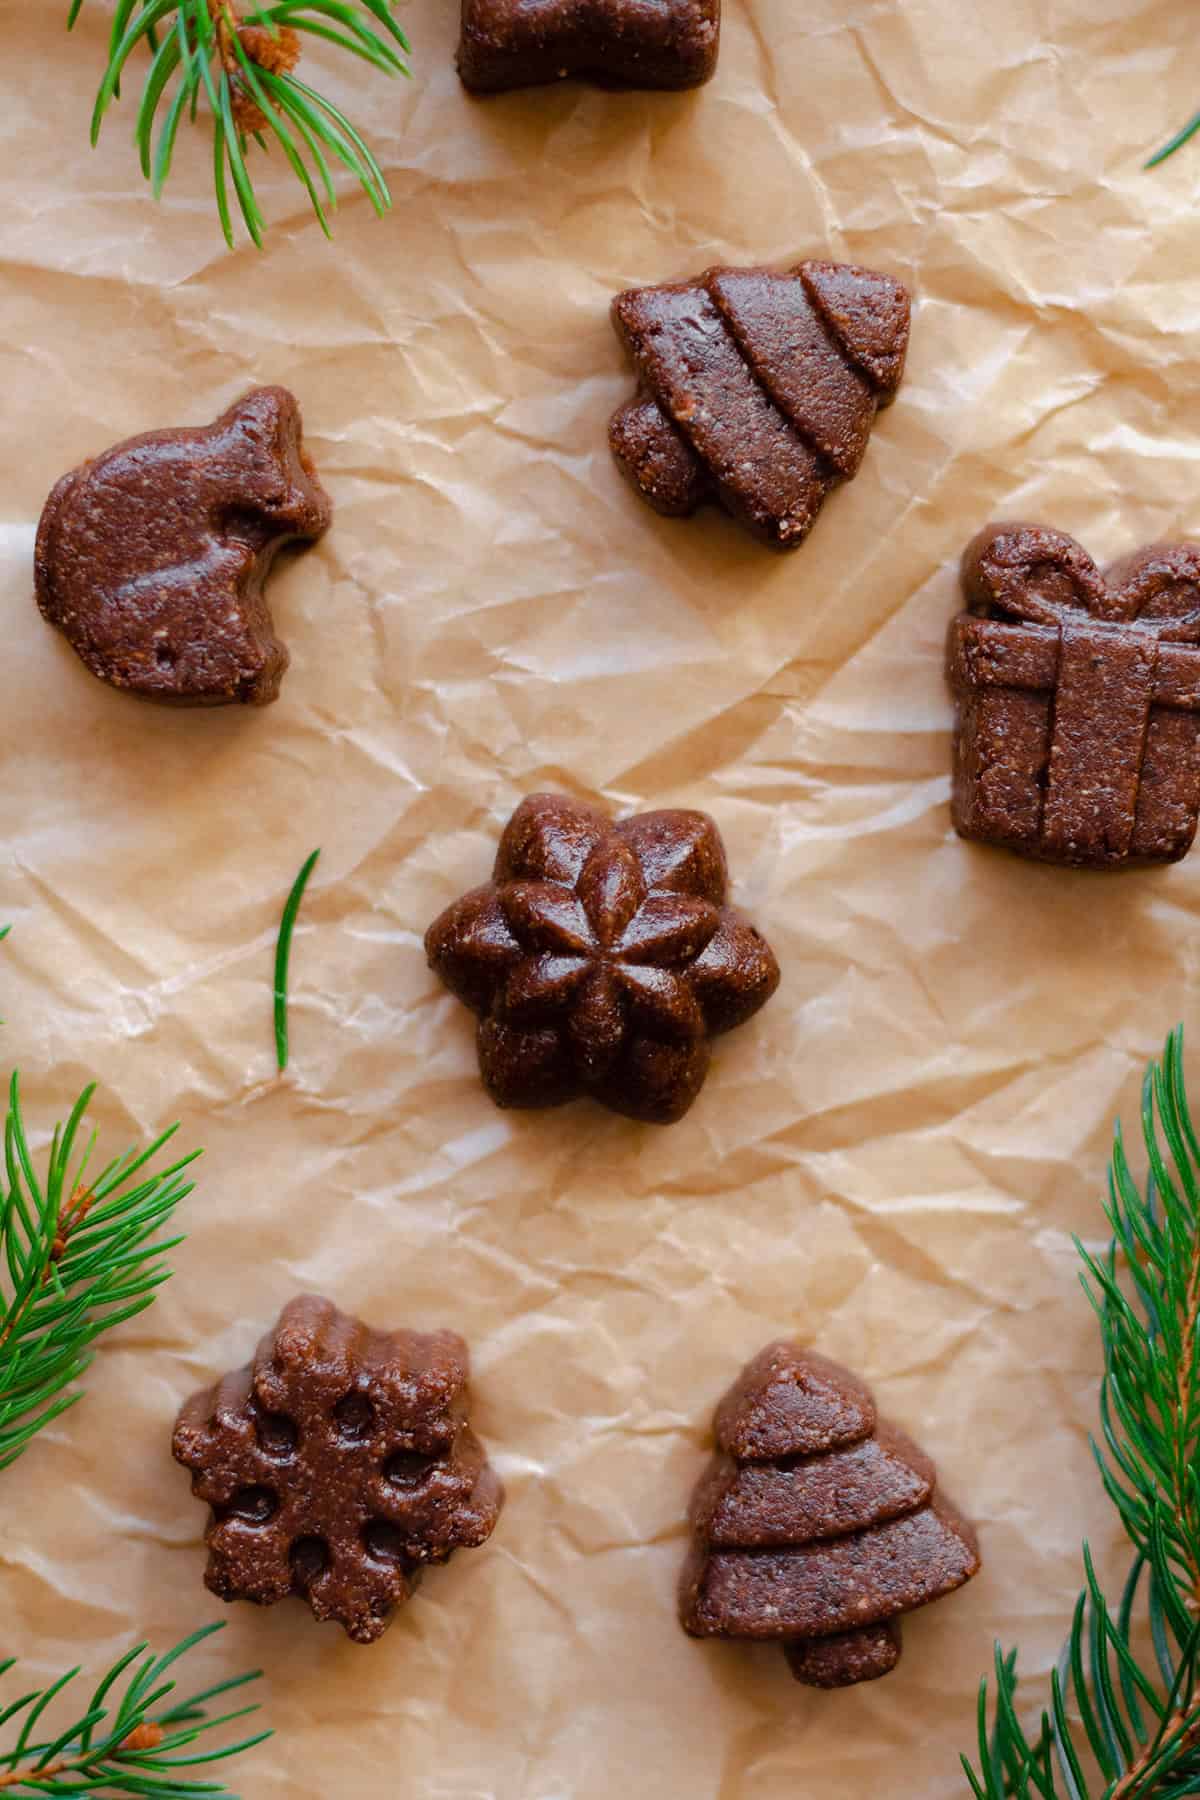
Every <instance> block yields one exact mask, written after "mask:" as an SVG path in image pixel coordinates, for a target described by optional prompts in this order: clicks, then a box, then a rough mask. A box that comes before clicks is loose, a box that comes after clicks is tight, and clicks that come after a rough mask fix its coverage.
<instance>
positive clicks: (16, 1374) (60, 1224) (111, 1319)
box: [0, 1075, 200, 1469]
mask: <svg viewBox="0 0 1200 1800" xmlns="http://www.w3.org/2000/svg"><path fill="white" fill-rule="evenodd" d="M94 1091H95V1090H94V1088H92V1087H89V1088H87V1089H85V1091H84V1092H83V1093H82V1094H81V1095H80V1097H79V1099H78V1100H77V1101H76V1103H75V1106H74V1107H73V1109H72V1111H71V1115H70V1117H69V1119H68V1120H67V1123H66V1126H65V1127H61V1126H60V1127H56V1128H55V1132H54V1138H53V1142H52V1144H51V1146H50V1152H49V1157H48V1159H47V1167H46V1173H45V1175H44V1177H42V1178H40V1179H39V1177H38V1175H37V1173H36V1172H35V1169H34V1164H33V1156H32V1154H31V1152H30V1148H29V1141H28V1137H27V1135H26V1131H25V1122H24V1118H23V1116H22V1110H21V1090H20V1082H19V1079H18V1077H17V1076H16V1075H14V1076H13V1078H12V1085H11V1087H10V1089H9V1100H8V1114H7V1117H6V1119H5V1124H4V1167H3V1170H0V1469H4V1468H7V1467H8V1465H9V1463H12V1462H15V1461H16V1459H17V1457H18V1456H20V1454H21V1452H22V1451H23V1450H24V1449H25V1448H26V1447H27V1446H28V1444H29V1443H30V1441H31V1439H33V1438H34V1437H36V1436H37V1433H38V1432H39V1431H41V1430H43V1429H44V1428H45V1427H46V1426H47V1425H49V1424H50V1422H51V1421H52V1420H53V1419H56V1418H58V1417H59V1416H60V1414H62V1413H64V1412H65V1411H66V1410H67V1408H68V1407H70V1406H73V1405H74V1404H75V1401H76V1400H77V1399H78V1398H79V1393H78V1390H77V1389H76V1387H75V1384H76V1383H77V1382H78V1381H79V1379H80V1377H81V1376H82V1375H83V1374H84V1372H85V1370H86V1369H87V1368H88V1365H89V1364H90V1362H91V1360H92V1353H91V1346H92V1344H93V1343H94V1342H95V1340H96V1339H97V1338H98V1337H99V1336H100V1335H101V1333H102V1332H105V1331H108V1330H111V1328H112V1327H113V1326H114V1325H119V1324H121V1323H122V1322H123V1321H124V1320H125V1319H131V1318H133V1317H134V1316H135V1314H137V1313H140V1312H142V1311H144V1309H145V1308H146V1307H147V1306H149V1305H150V1304H151V1302H152V1301H153V1299H154V1296H155V1293H156V1291H157V1289H158V1288H159V1287H160V1286H161V1285H162V1283H163V1282H164V1281H166V1280H167V1279H168V1277H169V1275H170V1270H169V1268H168V1267H167V1265H166V1263H165V1262H164V1261H163V1260H162V1259H163V1257H164V1256H165V1255H166V1253H167V1251H169V1250H172V1249H174V1247H175V1246H176V1245H177V1244H179V1243H181V1242H182V1239H181V1238H179V1237H174V1238H169V1239H167V1240H166V1241H165V1242H164V1241H161V1240H160V1241H158V1242H155V1243H151V1241H150V1240H151V1239H152V1238H153V1237H154V1234H155V1232H157V1231H158V1229H159V1228H160V1226H162V1225H164V1224H165V1223H166V1222H167V1220H168V1219H169V1218H170V1217H171V1215H172V1213H173V1212H174V1210H175V1208H176V1206H177V1205H178V1204H179V1202H180V1201H181V1200H182V1199H184V1198H185V1196H186V1195H188V1194H190V1193H191V1191H192V1183H191V1182H190V1181H184V1180H183V1179H181V1177H182V1174H183V1171H184V1170H185V1169H186V1168H187V1167H188V1165H189V1164H190V1163H192V1162H194V1161H195V1158H196V1156H198V1155H199V1154H200V1153H199V1151H196V1152H194V1153H193V1154H192V1155H191V1156H185V1157H183V1158H182V1159H181V1160H180V1161H178V1162H175V1163H172V1164H171V1165H170V1166H169V1167H168V1168H166V1169H163V1170H162V1171H161V1172H159V1173H157V1174H152V1173H151V1172H150V1170H149V1164H150V1163H151V1162H152V1161H153V1159H154V1157H156V1156H157V1155H158V1153H159V1151H160V1150H161V1149H162V1148H163V1146H164V1145H165V1144H167V1143H168V1142H169V1141H170V1140H171V1138H173V1137H174V1135H175V1132H176V1131H177V1130H178V1127H177V1126H172V1127H171V1129H170V1130H169V1131H165V1132H163V1134H162V1136H161V1137H159V1138H156V1139H155V1141H154V1143H153V1144H151V1145H150V1147H149V1149H147V1150H143V1151H141V1152H136V1151H134V1150H127V1151H126V1152H125V1153H124V1154H123V1155H121V1156H119V1157H117V1158H116V1160H115V1161H114V1162H111V1163H109V1164H108V1165H107V1167H105V1168H104V1169H102V1170H100V1171H99V1172H98V1173H97V1174H95V1175H89V1174H88V1169H89V1166H90V1163H91V1160H92V1155H93V1152H94V1150H95V1142H96V1140H95V1138H94V1137H93V1138H92V1139H91V1140H90V1141H89V1142H88V1143H87V1144H86V1146H85V1147H84V1148H82V1150H80V1152H79V1154H78V1155H77V1154H76V1146H77V1144H79V1142H80V1134H81V1131H82V1127H83V1122H84V1116H85V1114H86V1112H87V1108H88V1104H89V1102H90V1100H91V1097H92V1094H93V1092H94Z"/></svg>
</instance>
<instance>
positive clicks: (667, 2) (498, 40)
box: [458, 0, 721, 93]
mask: <svg viewBox="0 0 1200 1800" xmlns="http://www.w3.org/2000/svg"><path fill="white" fill-rule="evenodd" d="M720 41H721V0H653V3H652V4H650V5H647V4H646V0H462V38H461V41H460V43H459V50H458V72H459V74H460V75H461V76H462V79H463V83H464V85H465V86H466V87H469V88H471V89H472V90H473V91H474V92H476V93H496V92H498V91H499V90H500V89H502V88H517V87H531V86H535V85H538V84H540V83H543V82H550V81H563V80H565V79H566V78H567V77H568V76H583V77H586V78H590V79H592V80H596V81H600V82H604V83H606V84H612V85H614V86H622V87H638V88H690V87H698V86H699V85H700V84H701V83H702V82H705V81H707V80H708V79H709V77H710V76H711V75H712V73H713V71H714V70H715V69H716V66H717V53H718V51H719V49H720Z"/></svg>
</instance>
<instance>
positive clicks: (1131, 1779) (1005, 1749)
mask: <svg viewBox="0 0 1200 1800" xmlns="http://www.w3.org/2000/svg"><path fill="white" fill-rule="evenodd" d="M1142 1135H1143V1138H1144V1140H1145V1147H1146V1155H1147V1160H1148V1163H1149V1172H1148V1175H1147V1178H1146V1181H1145V1184H1144V1186H1143V1187H1139V1186H1138V1184H1137V1182H1136V1181H1135V1179H1134V1177H1133V1174H1132V1171H1131V1170H1130V1166H1129V1161H1128V1158H1127V1156H1126V1153H1125V1145H1124V1141H1123V1138H1122V1135H1121V1129H1120V1126H1119V1125H1118V1127H1117V1132H1116V1141H1115V1143H1114V1147H1113V1156H1112V1164H1111V1167H1110V1171H1109V1192H1108V1202H1107V1205H1106V1207H1105V1212H1106V1214H1107V1217H1108V1221H1109V1225H1110V1227H1111V1229H1112V1242H1111V1244H1110V1246H1109V1249H1108V1251H1107V1252H1106V1253H1105V1255H1103V1256H1102V1257H1097V1256H1093V1255H1092V1254H1091V1253H1090V1252H1089V1251H1087V1250H1086V1249H1084V1247H1083V1245H1082V1244H1079V1243H1078V1241H1077V1246H1076V1247H1077V1248H1078V1250H1079V1254H1080V1256H1081V1258H1082V1260H1083V1264H1084V1274H1083V1278H1082V1279H1083V1285H1084V1290H1085V1292H1086V1293H1087V1295H1088V1298H1089V1299H1090V1301H1091V1303H1092V1305H1093V1307H1094V1308H1095V1311H1096V1316H1097V1318H1098V1320H1099V1323H1100V1332H1101V1337H1102V1340H1103V1346H1104V1379H1103V1383H1102V1386H1101V1394H1100V1420H1101V1440H1100V1441H1099V1442H1096V1443H1094V1444H1093V1449H1094V1451H1095V1455H1096V1461H1097V1463H1098V1465H1099V1468H1100V1474H1101V1478H1102V1480H1103V1482H1104V1486H1105V1490H1106V1492H1107V1494H1108V1497H1109V1499H1110V1500H1111V1501H1112V1503H1113V1505H1114V1506H1115V1507H1116V1509H1117V1513H1118V1516H1119V1517H1120V1520H1121V1523H1122V1525H1123V1526H1124V1529H1125V1532H1126V1534H1127V1535H1128V1537H1129V1539H1130V1540H1131V1542H1132V1544H1133V1548H1134V1559H1133V1566H1132V1569H1131V1571H1130V1574H1129V1578H1128V1580H1127V1581H1126V1583H1125V1587H1124V1591H1123V1592H1122V1595H1121V1598H1120V1600H1119V1602H1118V1603H1117V1604H1116V1605H1115V1606H1114V1605H1113V1603H1112V1602H1111V1601H1110V1600H1109V1599H1108V1597H1107V1596H1106V1595H1105V1592H1104V1590H1103V1587H1102V1586H1101V1584H1100V1580H1099V1578H1098V1576H1097V1573H1096V1568H1095V1565H1094V1563H1093V1561H1092V1556H1091V1552H1090V1550H1089V1549H1088V1546H1087V1545H1086V1544H1085V1545H1084V1548H1083V1565H1084V1576H1085V1585H1084V1588H1083V1591H1082V1592H1081V1593H1080V1596H1079V1600H1078V1603H1077V1605H1076V1608H1075V1617H1074V1621H1073V1623H1072V1626H1071V1633H1070V1636H1069V1638H1068V1640H1067V1643H1066V1646H1065V1647H1064V1650H1063V1654H1062V1657H1061V1658H1060V1661H1059V1666H1058V1668H1057V1669H1056V1670H1055V1671H1054V1673H1053V1675H1052V1677H1051V1683H1050V1702H1049V1705H1048V1707H1047V1708H1046V1710H1045V1711H1044V1712H1043V1714H1042V1719H1041V1726H1040V1729H1039V1730H1038V1731H1037V1733H1036V1734H1035V1735H1034V1736H1033V1737H1032V1738H1031V1737H1029V1736H1028V1735H1027V1734H1026V1731H1025V1729H1024V1727H1023V1726H1022V1724H1021V1721H1020V1717H1019V1715H1018V1711H1017V1669H1016V1653H1015V1651H1014V1652H1012V1653H1011V1654H1008V1655H1006V1654H1005V1653H1004V1652H1003V1651H1002V1650H1001V1649H1000V1647H999V1646H997V1649H996V1666H995V1675H994V1680H993V1683H992V1685H991V1687H990V1688H989V1684H988V1682H986V1681H985V1682H984V1683H983V1685H982V1687H981V1689H980V1694H979V1719H978V1750H977V1756H978V1766H977V1767H976V1766H972V1764H971V1763H970V1762H969V1761H968V1760H967V1759H966V1758H965V1757H964V1758H963V1767H964V1769H965V1771H966V1775H967V1779H968V1782H969V1784H970V1788H971V1792H972V1793H973V1794H974V1795H975V1797H976V1800H1012V1797H1014V1796H1015V1797H1016V1800H1038V1797H1040V1800H1177V1797H1179V1800H1182V1796H1183V1795H1186V1794H1192V1795H1194V1794H1200V1140H1198V1138H1197V1134H1196V1129H1195V1126H1194V1125H1193V1122H1192V1117H1191V1113H1190V1110H1189V1107H1188V1101H1187V1094H1186V1091H1185V1088H1184V1078H1183V1032H1182V1029H1178V1030H1176V1031H1174V1032H1172V1034H1171V1036H1170V1037H1169V1038H1168V1040H1167V1045H1166V1050H1165V1052H1164V1054H1163V1058H1162V1061H1161V1063H1155V1064H1151V1066H1150V1069H1149V1071H1148V1072H1147V1075H1146V1081H1145V1086H1144V1089H1143V1097H1142Z"/></svg>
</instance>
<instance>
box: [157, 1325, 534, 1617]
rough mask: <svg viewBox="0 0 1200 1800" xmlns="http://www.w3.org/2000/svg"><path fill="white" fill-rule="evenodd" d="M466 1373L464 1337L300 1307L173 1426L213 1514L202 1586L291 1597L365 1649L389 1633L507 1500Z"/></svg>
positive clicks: (243, 1595) (477, 1540)
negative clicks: (429, 1579) (479, 1433)
mask: <svg viewBox="0 0 1200 1800" xmlns="http://www.w3.org/2000/svg"><path fill="white" fill-rule="evenodd" d="M467 1373H468V1356H467V1347H466V1345H465V1344H464V1343H463V1341H462V1339H461V1338H460V1337H458V1336H456V1334H455V1333H454V1332H452V1331H437V1332H432V1333H429V1334H423V1333H421V1332H417V1331H372V1330H370V1329H369V1328H368V1327H367V1326H366V1325H363V1324H360V1323H359V1321H358V1320H357V1319H353V1318H350V1317H349V1316H348V1315H347V1314H346V1313H343V1312H339V1311H338V1309H337V1307H336V1306H334V1305H332V1304H331V1302H330V1301H328V1300H322V1299H319V1298H317V1297H316V1296H315V1295H311V1294H309V1295H303V1296H301V1298H299V1299H297V1300H293V1301H291V1302H290V1303H289V1304H288V1305H287V1306H286V1307H285V1308H284V1310H283V1313H282V1314H281V1316H280V1319H279V1322H278V1324H277V1325H276V1326H275V1328H274V1330H273V1331H271V1332H269V1333H268V1334H267V1336H266V1337H265V1338H264V1339H263V1340H262V1343H261V1344H260V1345H259V1347H258V1350H257V1352H256V1353H255V1357H254V1361H253V1362H252V1363H251V1364H250V1365H249V1366H248V1367H246V1368H244V1369H238V1370H237V1371H236V1372H235V1373H233V1374H231V1375H226V1376H225V1378H224V1380H222V1381H219V1382H218V1383H217V1385H216V1387H213V1388H208V1389H206V1390H205V1391H204V1392H203V1393H200V1394H195V1395H193V1396H192V1398H191V1399H190V1400H189V1401H188V1402H187V1404H186V1405H185V1406H184V1408H183V1410H182V1412H181V1413H180V1415H179V1422H178V1424H177V1425H176V1427H175V1437H174V1441H173V1445H172V1448H173V1451H174V1454H175V1459H176V1461H177V1462H180V1463H182V1464H183V1465H184V1467H185V1468H187V1469H190V1470H191V1471H192V1492H193V1493H194V1494H195V1495H197V1497H198V1498H199V1499H201V1500H205V1501H207V1502H208V1504H209V1506H210V1507H211V1508H212V1511H211V1513H210V1514H209V1520H208V1527H207V1530H206V1531H205V1534H204V1541H205V1543H206V1544H207V1545H208V1568H207V1571H206V1573H205V1577H204V1580H205V1584H206V1586H207V1587H208V1588H209V1589H210V1590H211V1591H212V1592H213V1593H214V1594H216V1595H217V1596H218V1597H219V1598H220V1599H222V1600H251V1601H253V1602H254V1604H255V1605H257V1606H273V1605H274V1604H275V1602H276V1601H277V1600H283V1599H285V1598H286V1597H287V1596H288V1595H289V1594H294V1595H297V1596H298V1597H300V1598H302V1599H304V1600H307V1602H308V1604H309V1606H310V1607H311V1608H312V1610H313V1613H314V1614H315V1616H316V1617H317V1618H318V1619H336V1620H337V1622H338V1624H339V1625H341V1626H343V1627H344V1629H345V1631H346V1633H347V1635H348V1636H349V1637H351V1638H353V1639H354V1641H355V1643H357V1644H370V1643H373V1642H374V1641H375V1639H376V1638H379V1637H382V1636H383V1633H384V1632H385V1631H386V1630H387V1628H388V1625H389V1624H390V1623H391V1618H392V1614H393V1612H394V1611H395V1609H396V1608H397V1607H398V1606H401V1605H403V1603H404V1601H406V1600H407V1599H408V1598H409V1595H410V1594H411V1593H412V1591H413V1589H414V1588H415V1587H416V1585H417V1582H418V1581H419V1580H420V1577H421V1574H422V1572H423V1570H424V1569H425V1567H426V1566H427V1565H428V1564H429V1563H444V1562H446V1561H447V1560H448V1558H449V1557H450V1556H451V1555H452V1554H453V1553H454V1551H455V1550H461V1549H471V1548H474V1547H475V1546H476V1545H479V1544H482V1543H483V1542H484V1541H485V1539H487V1538H488V1537H489V1536H490V1535H491V1533H492V1530H493V1528H494V1526H495V1524H496V1520H497V1517H498V1516H499V1512H500V1508H501V1505H502V1504H503V1500H504V1491H503V1489H502V1487H501V1485H500V1481H499V1479H498V1477H497V1476H496V1475H495V1473H494V1472H493V1470H492V1469H491V1467H490V1466H489V1464H488V1462H487V1459H486V1456H485V1453H484V1450H483V1446H482V1445H481V1444H480V1442H479V1439H478V1438H477V1437H476V1436H475V1434H474V1432H473V1431H472V1430H471V1427H470V1423H469V1421H468V1418H467Z"/></svg>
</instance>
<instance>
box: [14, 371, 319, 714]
mask: <svg viewBox="0 0 1200 1800" xmlns="http://www.w3.org/2000/svg"><path fill="white" fill-rule="evenodd" d="M330 517H331V508H330V503H329V499H328V496H327V495H326V493H325V492H324V490H323V488H322V487H321V484H320V482H319V481H318V479H317V475H316V471H315V469H314V468H313V465H312V462H311V461H310V459H309V457H308V455H307V453H306V451H305V449H304V445H303V439H302V430H301V423H300V409H299V407H298V406H297V404H296V401H295V399H294V398H293V396H292V395H291V394H290V393H288V391H287V390H286V389H285V388H280V387H266V388H256V389H255V390H254V391H253V392H252V393H249V394H247V395H246V396H245V397H244V399H242V400H239V401H238V402H237V404H236V405H235V406H231V407H230V408H229V410H228V412H226V413H223V414H222V416H221V417H220V418H219V419H218V420H217V422H216V423H215V424H214V425H205V426H197V427H183V428H180V429H177V430H169V431H151V432H146V433H145V434H144V435H143V436H141V437H135V438H130V439H129V440H128V441H127V442H126V443H123V444H117V445H116V446H115V447H114V448H113V449H111V450H106V451H105V452H104V453H103V455H101V456H98V457H96V458H95V459H94V460H93V461H91V462H86V463H84V464H82V466H81V467H80V468H78V469H76V470H75V471H74V472H73V473H72V474H70V475H64V476H63V478H62V480H61V481H60V482H59V483H58V485H57V486H56V487H55V488H54V490H53V492H52V493H51V495H50V498H49V499H48V500H47V502H46V505H45V508H44V509H43V512H42V518H41V524H40V525H39V527H38V535H37V547H36V551H35V557H34V577H35V584H36V591H37V603H38V606H39V608H40V609H41V612H42V615H43V617H44V618H46V619H47V620H49V622H50V624H51V625H54V626H56V627H57V628H58V630H59V631H61V632H62V633H63V635H64V636H65V637H66V639H67V641H68V642H69V643H70V645H71V647H72V648H73V649H74V650H75V652H76V654H77V655H78V656H79V658H80V660H81V661H82V662H83V663H84V665H85V666H86V667H87V668H88V669H90V670H91V672H92V674H93V675H96V676H98V677H99V678H100V680H101V681H106V682H108V683H109V685H110V686H112V687H115V688H122V689H124V690H125V691H126V692H127V693H131V694H137V695H138V696H140V697H141V698H142V699H145V700H157V701H164V702H168V703H171V704H173V705H177V706H227V705H230V704H241V705H248V706H264V705H266V703H267V702H268V701H271V700H274V699H275V698H276V696H277V695H278V693H279V684H280V681H281V679H282V677H283V673H284V670H285V669H286V668H287V663H288V655H287V651H286V649H285V648H284V646H283V645H282V644H281V643H280V641H279V639H278V638H277V637H276V635H275V630H274V625H273V623H272V619H271V614H270V611H269V610H268V607H267V603H266V599H265V597H264V594H263V584H264V582H265V581H266V578H267V575H268V573H269V571H270V568H271V564H272V562H273V561H274V559H275V555H276V553H277V552H278V551H279V550H280V549H281V548H282V546H283V545H284V544H287V543H289V542H292V541H297V540H298V541H300V542H303V543H312V542H313V541H314V540H315V539H317V538H319V537H320V536H321V535H322V533H323V532H324V531H326V530H327V529H328V526H329V522H330Z"/></svg>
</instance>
